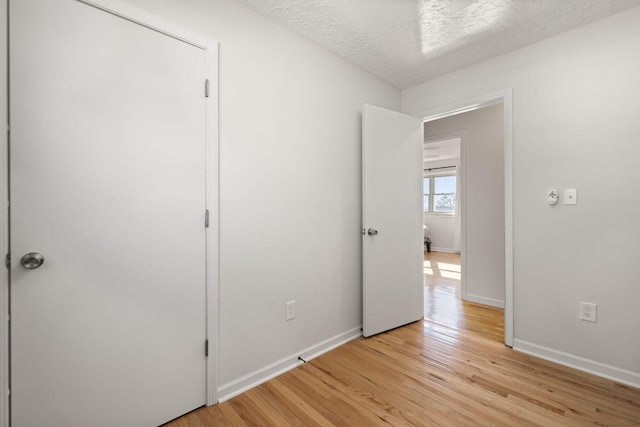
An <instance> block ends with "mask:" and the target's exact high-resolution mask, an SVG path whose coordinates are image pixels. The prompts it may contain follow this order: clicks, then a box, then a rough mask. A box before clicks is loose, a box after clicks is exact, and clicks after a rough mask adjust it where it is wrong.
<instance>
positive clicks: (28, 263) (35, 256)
mask: <svg viewBox="0 0 640 427" xmlns="http://www.w3.org/2000/svg"><path fill="white" fill-rule="evenodd" d="M43 262H44V256H43V255H42V254H41V253H38V252H29V253H28V254H26V255H24V256H23V257H22V258H20V265H22V266H23V267H24V268H26V269H27V270H34V269H36V268H38V267H40V266H41V265H42V263H43Z"/></svg>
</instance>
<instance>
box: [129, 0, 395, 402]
mask: <svg viewBox="0 0 640 427" xmlns="http://www.w3.org/2000/svg"><path fill="white" fill-rule="evenodd" d="M129 3H131V4H134V5H137V6H139V7H142V8H145V9H147V10H149V11H151V12H152V13H154V14H156V15H159V16H161V17H163V18H166V19H169V20H171V21H173V22H175V23H177V24H179V25H182V26H184V27H188V28H189V29H191V30H193V31H196V32H198V33H201V34H202V35H204V36H207V37H210V38H212V39H214V40H217V41H219V42H220V355H219V356H220V358H219V373H220V385H221V388H222V391H221V394H222V397H223V398H224V396H225V395H228V394H229V393H234V392H236V391H238V390H239V389H240V388H242V387H244V386H245V385H248V384H251V382H252V381H254V380H259V379H260V378H262V377H264V375H266V374H270V373H273V372H276V371H277V370H278V369H280V368H281V367H286V366H289V365H290V364H292V363H295V362H296V359H297V356H298V355H299V354H301V353H302V352H303V351H304V350H305V349H309V348H314V349H315V348H317V347H315V346H318V345H319V344H321V343H322V342H323V341H324V340H328V339H330V338H333V337H342V336H343V335H342V334H345V333H346V334H347V335H349V336H353V335H354V334H360V326H361V323H362V303H361V299H362V283H361V282H362V276H361V235H360V229H361V200H362V197H361V168H360V164H361V160H360V153H361V131H360V127H361V111H362V105H363V104H364V103H371V104H377V105H380V106H383V107H386V108H391V109H399V108H400V92H399V91H398V90H396V89H395V88H393V87H392V86H390V85H388V84H386V83H382V82H381V81H380V80H378V79H376V78H374V77H372V76H371V75H369V74H367V73H365V72H364V71H362V70H361V69H360V68H357V67H356V66H354V65H351V64H349V63H347V62H345V61H344V60H342V59H340V58H338V57H336V56H334V55H333V54H330V53H328V52H326V51H324V50H322V49H320V48H319V47H317V46H316V45H314V44H312V43H310V42H308V41H306V40H305V39H303V38H301V37H299V36H297V35H295V34H293V33H291V32H289V31H287V30H284V29H283V28H281V27H279V26H277V25H275V24H272V23H270V22H269V21H267V20H266V19H265V18H263V17H261V16H259V15H257V14H254V13H253V12H251V11H249V10H248V9H246V8H245V7H243V6H240V5H239V4H237V3H235V2H233V1H230V0H215V1H211V0H185V1H179V2H178V1H175V0H129ZM290 300H296V311H297V314H296V318H295V319H294V320H292V321H289V322H286V321H285V302H286V301H290ZM307 356H308V355H307ZM271 364H274V365H273V366H271V367H270V368H268V366H269V365H271ZM245 376H248V377H246V378H243V377H245ZM238 380H240V381H239V382H238Z"/></svg>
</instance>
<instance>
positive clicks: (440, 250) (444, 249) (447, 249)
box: [431, 246, 460, 254]
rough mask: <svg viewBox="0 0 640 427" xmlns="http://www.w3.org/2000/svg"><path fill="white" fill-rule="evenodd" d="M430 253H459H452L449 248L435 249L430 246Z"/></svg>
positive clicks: (454, 252) (456, 252)
mask: <svg viewBox="0 0 640 427" xmlns="http://www.w3.org/2000/svg"><path fill="white" fill-rule="evenodd" d="M431 252H446V253H449V254H459V253H460V251H454V250H453V249H451V248H436V247H435V246H431Z"/></svg>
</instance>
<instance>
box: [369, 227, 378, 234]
mask: <svg viewBox="0 0 640 427" xmlns="http://www.w3.org/2000/svg"><path fill="white" fill-rule="evenodd" d="M367 234H368V235H369V236H375V235H377V234H378V230H376V229H375V228H370V229H368V230H367Z"/></svg>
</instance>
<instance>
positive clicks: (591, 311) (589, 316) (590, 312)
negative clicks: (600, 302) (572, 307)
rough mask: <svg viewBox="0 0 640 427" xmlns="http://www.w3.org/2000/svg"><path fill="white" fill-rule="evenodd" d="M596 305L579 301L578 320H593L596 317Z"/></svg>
mask: <svg viewBox="0 0 640 427" xmlns="http://www.w3.org/2000/svg"><path fill="white" fill-rule="evenodd" d="M597 307H598V306H597V305H596V304H593V303H590V302H581V303H580V320H586V321H587V322H595V321H597V319H598V311H597Z"/></svg>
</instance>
